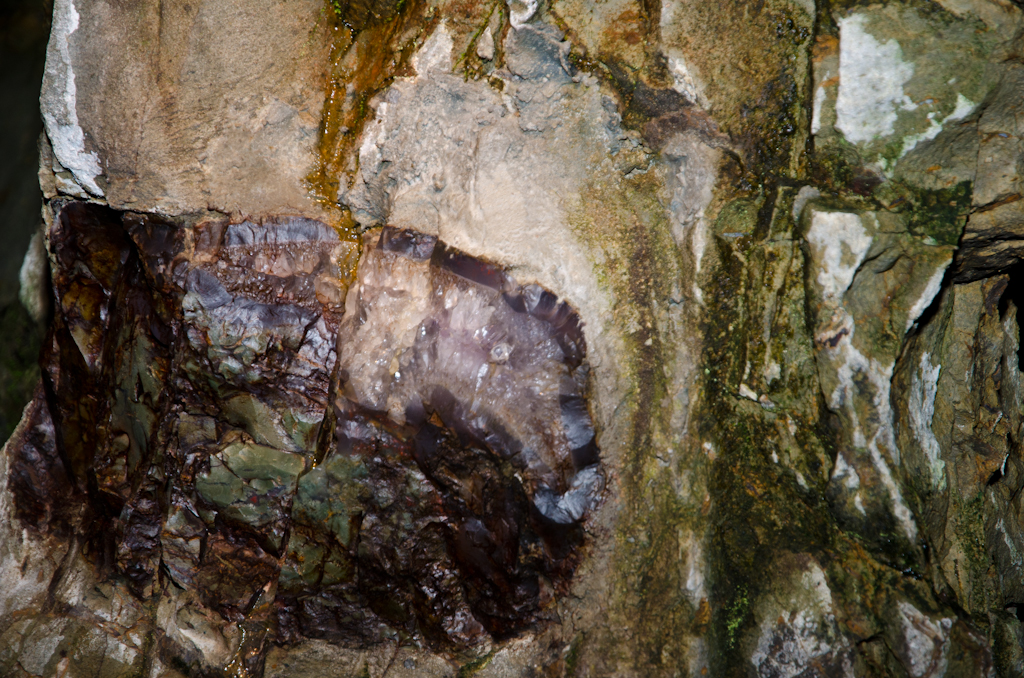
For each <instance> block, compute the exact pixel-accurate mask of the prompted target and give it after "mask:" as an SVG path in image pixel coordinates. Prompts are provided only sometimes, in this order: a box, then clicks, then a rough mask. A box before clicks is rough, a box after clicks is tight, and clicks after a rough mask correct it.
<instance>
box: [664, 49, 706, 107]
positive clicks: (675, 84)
mask: <svg viewBox="0 0 1024 678" xmlns="http://www.w3.org/2000/svg"><path fill="white" fill-rule="evenodd" d="M668 71H669V73H671V74H672V89H674V90H675V91H677V92H679V93H680V94H682V95H683V96H685V97H686V98H687V99H689V100H690V101H692V102H694V103H697V104H700V105H701V106H704V105H705V99H704V97H703V96H702V94H701V88H699V87H698V86H697V82H696V81H695V80H694V78H693V74H692V73H690V69H689V68H687V67H686V62H685V61H683V58H682V57H677V56H670V57H669V58H668Z"/></svg>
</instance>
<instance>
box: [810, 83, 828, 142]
mask: <svg viewBox="0 0 1024 678" xmlns="http://www.w3.org/2000/svg"><path fill="white" fill-rule="evenodd" d="M826 96H827V95H826V92H825V88H824V87H822V86H821V85H819V86H818V89H816V90H815V91H814V106H813V108H811V134H818V133H819V132H821V109H822V108H823V107H824V105H825V98H826Z"/></svg>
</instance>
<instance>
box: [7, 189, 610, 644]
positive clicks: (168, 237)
mask: <svg viewBox="0 0 1024 678" xmlns="http://www.w3.org/2000/svg"><path fill="white" fill-rule="evenodd" d="M49 239H50V242H51V243H52V244H53V251H54V252H56V258H55V261H54V263H55V269H54V272H53V280H54V288H55V293H56V297H57V299H58V304H57V317H56V320H55V322H54V325H53V329H52V330H51V335H50V338H49V340H48V349H47V351H46V355H45V356H44V368H45V370H44V371H45V377H44V386H45V395H44V394H43V393H42V391H41V392H40V395H39V396H38V398H37V401H38V402H37V403H36V405H34V406H33V409H32V415H31V417H30V419H31V420H32V421H33V422H36V424H37V425H35V426H34V427H33V428H31V429H26V430H21V431H20V432H19V433H16V436H18V435H20V436H22V437H23V438H25V440H23V441H21V442H20V443H19V444H15V445H12V446H10V447H9V449H11V450H13V454H14V456H15V457H17V456H18V455H21V456H24V455H27V454H33V455H35V457H33V459H26V460H22V461H24V463H21V462H20V461H19V459H18V458H14V459H13V460H12V463H13V464H14V467H16V468H24V469H28V470H31V471H32V473H31V474H28V473H21V474H19V473H14V474H12V475H11V484H12V493H13V496H14V499H15V503H16V506H15V509H16V510H17V511H21V513H23V514H26V515H28V514H31V515H33V516H34V519H33V524H35V525H36V527H38V528H39V529H40V530H41V531H44V532H46V531H49V532H51V533H55V532H57V531H59V530H61V529H64V528H63V527H62V526H65V525H68V526H71V527H72V528H73V529H75V530H78V531H79V532H82V533H83V535H84V536H83V537H82V538H83V539H84V541H85V544H86V546H85V547H84V549H83V552H84V553H85V554H86V559H87V560H89V561H91V562H92V563H93V565H94V566H95V567H96V568H99V569H106V571H109V572H115V571H116V572H119V573H120V574H121V575H123V576H124V577H126V579H127V581H128V582H130V586H131V588H132V590H133V592H134V594H135V595H136V596H137V597H139V598H141V599H147V598H148V597H149V596H151V595H153V593H154V591H155V590H157V589H158V588H159V587H155V586H154V584H155V583H156V581H157V580H158V579H159V578H163V579H164V580H169V581H170V582H172V583H173V584H174V585H175V587H176V588H177V589H178V590H185V591H194V592H195V594H196V595H197V596H198V600H199V601H201V604H202V606H203V607H204V608H205V609H207V610H213V611H215V612H216V613H217V614H219V616H220V617H221V618H222V619H224V620H226V621H230V622H236V623H238V624H239V625H240V628H243V630H244V629H249V631H250V632H249V633H248V635H246V636H245V639H243V640H242V641H240V644H239V649H238V652H239V653H242V654H244V653H245V652H247V651H249V650H253V647H255V650H254V651H253V652H254V653H251V654H253V656H257V655H261V654H262V653H261V652H260V651H259V647H256V646H258V645H260V644H262V643H264V642H266V641H267V640H272V641H274V642H277V643H284V644H287V643H291V642H298V641H300V640H302V639H303V638H320V639H326V640H330V641H333V642H339V643H343V644H349V645H357V646H365V645H368V644H373V643H376V642H381V641H383V640H386V639H389V638H395V637H402V638H416V639H420V640H421V641H422V642H426V643H427V644H430V645H432V646H435V647H438V648H448V649H466V648H469V647H473V646H477V645H479V644H480V643H488V642H489V641H490V639H491V638H502V637H507V636H509V635H511V634H514V633H516V632H517V631H519V630H521V629H523V628H525V627H526V626H529V625H532V624H535V623H537V622H539V621H543V620H544V619H545V618H547V617H548V616H549V615H550V614H551V612H550V609H551V605H550V604H551V602H552V600H553V599H554V597H556V596H558V595H559V594H560V593H562V592H564V591H565V589H566V586H567V584H568V582H569V580H570V578H571V577H572V574H573V571H574V569H575V567H576V565H577V563H578V561H579V553H580V549H581V547H582V546H583V544H584V533H583V530H582V527H581V520H582V518H583V517H584V515H585V514H586V513H587V512H588V511H589V510H590V509H591V508H592V507H593V506H594V505H595V503H596V502H597V500H598V498H599V495H600V493H601V491H602V489H603V473H602V471H601V467H600V460H599V453H598V449H597V446H596V442H595V437H594V427H593V424H592V421H591V417H590V414H589V411H588V405H587V400H586V390H587V378H588V376H587V375H588V368H587V363H586V348H585V343H584V339H583V334H582V328H581V323H580V320H579V318H578V316H577V314H576V312H575V311H574V310H573V309H572V308H571V307H570V306H569V305H568V304H567V303H566V302H564V301H560V300H558V299H557V298H556V297H555V296H554V295H552V294H551V293H550V292H548V291H546V290H544V289H542V288H540V287H538V286H536V285H529V284H528V285H520V284H518V283H517V282H516V281H514V280H513V279H512V277H511V276H510V275H509V274H508V273H506V272H505V271H503V270H501V269H500V268H498V267H496V266H493V265H491V264H489V263H487V262H484V261H481V260H478V259H475V258H472V257H470V256H468V255H466V254H463V253H461V252H459V251H456V250H453V249H451V248H449V247H446V246H445V245H444V244H443V243H442V242H440V241H438V240H437V239H436V238H434V237H431V236H426V235H423V234H419V233H415V232H412V231H403V230H397V229H393V228H390V227H385V228H384V229H382V230H381V229H377V230H374V231H371V232H368V233H367V234H365V235H364V242H363V245H362V256H361V258H360V256H359V247H358V243H356V242H352V241H351V240H343V239H341V238H340V237H339V235H338V233H337V232H336V231H335V230H334V229H332V228H330V227H328V226H327V225H325V224H323V223H321V222H318V221H312V220H309V219H303V218H297V217H284V218H273V219H266V220H264V221H261V222H257V221H245V222H242V223H229V222H228V221H227V220H226V219H223V218H202V219H200V218H191V219H188V218H178V219H173V220H172V219H167V218H163V217H156V216H152V215H140V214H134V213H122V212H117V211H115V210H112V209H110V208H108V207H105V206H100V205H97V204H93V203H87V202H82V201H68V202H65V203H62V204H60V205H59V206H58V209H57V211H56V214H55V217H54V219H53V221H52V226H51V228H50V233H49ZM356 261H358V268H357V269H356V273H355V276H354V278H353V277H352V276H351V271H352V269H353V267H354V265H355V263H356ZM51 415H52V424H51ZM37 420H38V421H37ZM47 432H49V433H47ZM29 438H31V439H29ZM36 457H38V459H36ZM39 459H43V460H46V463H45V464H43V463H38V462H39ZM19 464H20V465H19ZM40 474H43V475H46V476H47V477H45V478H36V477H35V476H39V475H40ZM30 476H32V477H31V478H30ZM49 476H52V477H49ZM19 484H21V485H25V487H21V486H20V485H19ZM35 486H39V487H51V486H52V487H64V488H67V491H66V493H65V494H67V495H68V496H69V497H70V501H68V502H67V506H64V507H60V506H51V505H49V504H47V505H46V506H43V507H42V508H40V497H38V496H36V495H38V494H39V493H38V492H35V491H34V490H33V489H32V488H33V487H35ZM50 495H52V493H47V498H48V500H49V501H51V502H52V499H53V497H52V496H50ZM21 504H25V506H21ZM29 504H31V505H29ZM71 507H73V509H72V508H71ZM168 638H169V639H171V640H173V635H168ZM168 642H170V640H169V641H168ZM253 643H255V644H256V646H253V647H250V646H252V645H253ZM247 648H248V649H247ZM182 652H184V650H182ZM171 654H174V652H173V651H172V652H171ZM185 654H187V652H185ZM183 656H184V655H183Z"/></svg>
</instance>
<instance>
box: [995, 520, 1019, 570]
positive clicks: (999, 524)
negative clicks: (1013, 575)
mask: <svg viewBox="0 0 1024 678" xmlns="http://www.w3.org/2000/svg"><path fill="white" fill-rule="evenodd" d="M996 531H997V532H999V533H1000V534H1002V535H1003V543H1004V544H1006V548H1007V550H1008V551H1009V552H1010V562H1012V563H1013V564H1014V565H1016V566H1017V567H1021V566H1024V557H1022V556H1021V553H1020V549H1019V548H1018V547H1017V544H1015V543H1014V540H1013V537H1011V536H1010V533H1009V532H1007V531H1006V523H1004V522H1003V518H1001V517H1000V518H999V520H998V521H996Z"/></svg>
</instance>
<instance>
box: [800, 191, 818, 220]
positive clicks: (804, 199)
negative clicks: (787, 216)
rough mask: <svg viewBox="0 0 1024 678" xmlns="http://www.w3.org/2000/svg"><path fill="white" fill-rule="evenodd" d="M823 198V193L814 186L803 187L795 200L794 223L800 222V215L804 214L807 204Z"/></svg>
mask: <svg viewBox="0 0 1024 678" xmlns="http://www.w3.org/2000/svg"><path fill="white" fill-rule="evenodd" d="M820 197H821V191H819V190H818V189H816V188H815V187H814V186H801V187H800V190H799V191H797V192H796V197H795V198H793V221H800V215H801V214H803V213H804V208H805V207H807V203H808V202H810V201H811V200H814V199H815V198H820Z"/></svg>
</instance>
